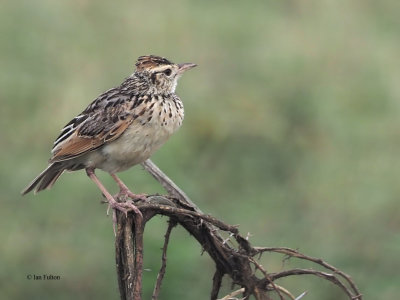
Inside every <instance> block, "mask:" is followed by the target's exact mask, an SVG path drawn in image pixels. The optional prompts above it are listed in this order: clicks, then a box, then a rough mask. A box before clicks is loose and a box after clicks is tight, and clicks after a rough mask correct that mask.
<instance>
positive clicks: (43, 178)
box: [21, 162, 66, 195]
mask: <svg viewBox="0 0 400 300" xmlns="http://www.w3.org/2000/svg"><path fill="white" fill-rule="evenodd" d="M65 169H66V168H65V165H64V164H63V163H61V162H55V163H52V164H50V165H49V166H48V167H47V168H46V169H45V170H44V171H43V172H42V173H40V174H39V175H38V176H37V177H36V178H35V179H34V180H33V181H32V182H31V183H30V184H29V185H28V186H27V187H26V188H25V189H24V190H23V191H22V192H21V194H22V195H25V194H27V193H29V192H30V191H32V190H34V193H35V194H36V193H38V192H40V191H41V190H44V189H47V188H50V187H51V186H52V185H53V184H54V183H55V182H56V181H57V179H58V177H60V175H61V174H62V173H63V172H64V170H65Z"/></svg>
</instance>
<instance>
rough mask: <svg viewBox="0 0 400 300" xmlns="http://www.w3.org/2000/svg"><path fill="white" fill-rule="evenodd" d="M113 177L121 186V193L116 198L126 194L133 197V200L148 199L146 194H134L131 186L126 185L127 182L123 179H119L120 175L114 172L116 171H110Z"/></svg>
mask: <svg viewBox="0 0 400 300" xmlns="http://www.w3.org/2000/svg"><path fill="white" fill-rule="evenodd" d="M110 175H111V177H112V178H113V179H114V180H115V182H116V183H117V184H118V186H119V193H118V194H117V195H116V196H115V197H116V198H118V197H120V196H122V195H126V196H128V197H129V198H131V199H132V200H146V196H147V195H146V194H134V193H132V192H131V191H130V190H129V188H128V187H127V186H126V185H125V183H123V182H122V180H121V179H119V177H118V176H117V175H116V174H114V173H110Z"/></svg>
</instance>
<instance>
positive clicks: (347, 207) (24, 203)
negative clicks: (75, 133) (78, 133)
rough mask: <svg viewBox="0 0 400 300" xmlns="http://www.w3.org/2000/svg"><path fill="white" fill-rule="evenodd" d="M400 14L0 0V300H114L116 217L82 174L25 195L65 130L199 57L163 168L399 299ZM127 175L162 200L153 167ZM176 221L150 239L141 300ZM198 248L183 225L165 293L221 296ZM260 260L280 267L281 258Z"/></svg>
mask: <svg viewBox="0 0 400 300" xmlns="http://www.w3.org/2000/svg"><path fill="white" fill-rule="evenodd" d="M399 8H400V7H399V3H397V2H396V1H389V0H383V1H378V2H377V1H372V0H363V1H361V0H355V1H343V0H339V1H329V0H324V1H311V0H310V1H278V2H276V1H261V0H260V1H252V2H245V1H235V0H231V1H179V0H173V1H157V0H156V1H151V2H148V1H127V0H123V1H118V2H112V1H105V0H102V1H89V0H86V1H85V0H80V1H78V0H73V1H66V0H60V1H50V0H38V1H28V0H21V1H2V9H1V10H0V22H1V23H0V24H1V26H0V36H1V43H0V65H1V69H0V100H1V110H0V125H1V129H2V130H1V133H0V145H1V147H0V151H1V152H0V154H1V157H2V162H1V165H0V180H1V181H0V190H1V209H0V228H1V229H0V240H1V244H2V245H1V247H0V265H1V268H0V295H1V298H2V299H27V298H29V299H71V298H75V299H89V298H96V299H118V290H117V289H118V288H117V281H116V278H115V266H114V253H113V241H114V236H113V233H112V226H111V220H110V218H107V217H106V216H105V206H104V205H99V200H100V198H101V197H100V194H99V191H98V190H97V189H96V187H95V186H94V184H92V183H91V182H90V180H88V179H87V178H86V175H85V174H84V172H76V173H74V174H65V175H63V176H62V177H61V180H60V181H59V182H58V183H57V184H56V185H55V186H54V188H53V189H52V190H50V191H45V192H43V193H41V194H39V195H37V196H33V195H29V196H27V197H24V198H22V197H21V196H20V194H19V192H20V190H21V189H22V188H23V187H24V186H25V185H26V184H27V183H28V182H30V180H31V179H32V178H33V177H34V176H36V175H37V173H39V171H41V170H42V169H43V168H44V167H45V166H46V161H47V159H48V158H49V150H50V148H51V145H52V142H53V140H54V138H55V137H56V136H57V135H58V133H59V129H61V128H62V126H63V125H65V124H66V123H67V122H68V121H69V120H70V119H71V118H72V117H73V116H75V115H76V114H78V113H79V112H81V111H82V110H83V109H84V108H85V107H86V105H87V104H88V103H89V102H90V101H91V100H92V99H94V98H95V97H96V96H97V95H98V94H100V93H101V92H103V91H104V90H106V89H108V88H110V87H112V86H115V85H118V84H119V83H120V82H121V81H122V79H123V78H124V77H126V76H128V75H129V74H130V73H131V72H132V71H133V65H134V61H135V59H136V58H137V57H138V56H140V55H144V54H157V55H162V56H165V57H167V58H169V59H171V60H173V61H175V62H195V63H197V64H198V65H199V67H198V68H196V69H194V70H193V71H191V72H190V73H188V74H186V75H185V76H184V78H182V79H181V80H180V84H179V85H178V89H177V91H178V94H179V95H180V96H181V98H182V99H183V101H184V103H185V110H186V120H185V122H184V126H183V127H182V129H181V130H180V131H179V132H178V133H177V134H176V135H175V136H174V137H172V138H171V139H170V141H169V142H168V143H167V144H166V145H165V146H164V147H163V148H162V149H161V150H160V151H158V152H157V153H156V154H155V155H154V157H153V160H154V161H155V162H156V163H157V164H158V165H159V166H160V168H161V169H163V170H164V171H165V172H166V173H167V174H169V175H170V176H171V177H172V178H173V179H174V180H175V181H176V182H177V183H178V184H179V185H180V186H181V187H182V188H183V189H184V190H185V191H186V192H187V193H188V195H190V197H191V198H192V199H193V200H194V201H195V202H196V203H197V204H198V205H199V206H200V207H201V208H202V210H204V211H206V212H207V213H210V214H212V215H214V216H216V217H218V218H221V219H222V220H225V221H226V222H228V223H231V224H240V229H241V231H242V233H246V232H250V233H251V242H252V243H253V244H254V245H259V246H288V247H292V248H298V249H299V250H300V251H303V252H305V253H306V254H309V255H312V256H317V257H322V258H324V259H326V260H327V261H328V262H330V263H332V264H333V265H335V266H337V267H338V268H340V269H342V270H343V271H345V272H347V273H349V274H351V275H352V277H353V279H354V280H355V281H356V283H357V284H358V286H359V288H360V289H361V291H362V292H363V293H364V295H365V296H366V299H395V298H396V297H398V295H399V293H400V288H399V282H400V275H399V272H398V270H399V269H400V260H399V253H400V217H399V215H400V202H399V198H400V185H399V178H400V162H399V159H398V156H399V153H400V118H399V114H400V101H399V99H400V85H399V78H400V57H399V53H400V40H399V36H400V24H399V23H400V22H399V18H398V11H399ZM121 176H122V178H123V179H124V180H125V181H126V182H127V183H128V185H130V186H131V187H132V188H133V190H135V191H137V192H148V193H155V192H162V189H161V188H160V186H159V185H158V184H157V183H156V182H155V181H154V180H153V179H152V178H151V177H150V176H149V175H148V174H146V173H145V172H144V171H142V170H141V169H140V167H135V168H133V169H131V170H129V171H127V172H124V173H122V174H121ZM100 177H101V179H102V180H103V181H104V182H105V184H106V185H107V186H108V187H109V188H110V189H111V190H114V189H115V184H114V183H113V182H112V180H111V179H110V178H109V176H108V175H107V174H101V175H100ZM165 222H166V219H165V218H160V219H157V220H154V221H153V222H152V223H151V224H149V226H148V228H147V231H146V240H145V243H146V244H145V258H146V261H145V267H146V268H147V269H151V271H148V272H146V273H145V277H144V282H145V288H144V296H143V299H150V295H151V290H152V282H153V281H154V278H155V277H156V274H157V271H158V268H159V261H160V254H161V250H160V248H161V247H162V241H163V240H162V236H163V234H164V230H165ZM200 254H201V249H200V247H199V246H198V245H197V244H196V243H195V242H194V241H192V240H191V238H190V236H189V235H188V234H186V233H185V232H184V231H183V230H180V229H178V230H176V231H174V232H173V234H172V241H171V243H170V249H169V254H168V255H169V261H168V264H169V265H168V268H167V274H166V278H165V282H164V285H163V290H162V299H207V298H208V295H209V291H210V289H211V276H212V272H213V270H214V267H213V264H212V262H211V261H210V259H209V258H208V257H207V256H206V255H203V256H200ZM263 264H264V266H266V268H267V269H268V270H269V271H279V270H281V269H282V267H283V266H282V257H280V256H268V255H266V256H265V257H264V261H263ZM285 266H286V267H296V266H304V267H309V265H307V264H298V263H297V262H296V261H295V260H290V261H289V262H285ZM28 274H36V275H42V274H53V275H59V276H61V280H59V281H43V280H42V281H33V280H27V278H26V277H27V275H28ZM281 284H282V285H285V286H286V287H287V288H289V289H290V290H291V291H292V292H293V293H294V294H296V295H298V294H300V293H301V292H303V291H304V290H308V291H309V293H308V295H307V296H306V297H305V298H304V299H309V300H312V299H346V298H345V297H344V295H342V294H341V292H340V291H339V290H338V289H337V288H336V287H334V286H332V285H330V284H328V283H325V282H324V281H322V280H321V279H316V278H310V277H304V278H302V277H297V278H293V279H289V280H285V281H282V282H281ZM224 285H225V289H226V291H227V290H228V288H229V282H224ZM221 296H222V294H221Z"/></svg>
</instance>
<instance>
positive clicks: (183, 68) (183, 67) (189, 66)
mask: <svg viewBox="0 0 400 300" xmlns="http://www.w3.org/2000/svg"><path fill="white" fill-rule="evenodd" d="M196 66H197V65H196V64H192V63H183V64H178V67H179V69H178V74H182V73H183V72H185V71H187V70H190V69H192V68H194V67H196Z"/></svg>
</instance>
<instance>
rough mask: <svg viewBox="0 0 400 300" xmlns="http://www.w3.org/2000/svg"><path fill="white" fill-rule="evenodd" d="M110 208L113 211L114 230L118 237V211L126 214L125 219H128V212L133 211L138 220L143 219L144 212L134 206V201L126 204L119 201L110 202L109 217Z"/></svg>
mask: <svg viewBox="0 0 400 300" xmlns="http://www.w3.org/2000/svg"><path fill="white" fill-rule="evenodd" d="M110 208H112V209H113V214H112V222H113V229H114V235H116V228H117V210H119V211H120V212H122V213H124V214H125V217H128V212H129V211H133V212H134V213H135V215H136V218H140V219H142V218H143V215H142V212H141V211H140V210H139V208H138V207H137V206H136V205H134V204H133V202H132V201H125V202H117V201H115V200H114V201H109V202H108V208H107V215H109V210H110Z"/></svg>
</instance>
